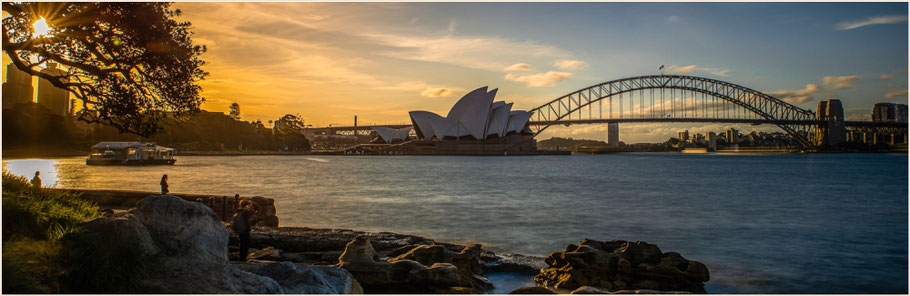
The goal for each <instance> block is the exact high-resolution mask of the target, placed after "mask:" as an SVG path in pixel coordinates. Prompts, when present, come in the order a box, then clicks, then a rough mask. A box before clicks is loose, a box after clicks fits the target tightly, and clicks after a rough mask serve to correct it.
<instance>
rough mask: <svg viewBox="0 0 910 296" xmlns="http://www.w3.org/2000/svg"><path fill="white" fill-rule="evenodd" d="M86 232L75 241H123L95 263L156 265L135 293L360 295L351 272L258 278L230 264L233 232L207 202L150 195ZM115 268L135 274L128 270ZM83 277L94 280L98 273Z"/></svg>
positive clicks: (299, 270)
mask: <svg viewBox="0 0 910 296" xmlns="http://www.w3.org/2000/svg"><path fill="white" fill-rule="evenodd" d="M82 229H83V231H82V232H81V233H79V234H77V236H76V237H73V238H72V240H73V241H83V242H86V241H89V242H90V241H102V242H109V241H115V242H119V243H117V244H113V245H110V244H101V245H100V246H115V247H114V248H111V249H103V250H93V253H92V254H94V255H93V256H108V257H111V258H100V257H94V258H90V259H91V260H94V261H104V262H113V263H112V264H115V265H116V264H118V262H119V261H118V260H123V259H122V258H128V259H133V258H143V260H145V259H147V261H136V262H139V263H147V262H154V266H150V268H149V269H148V270H149V271H150V272H149V273H148V274H143V275H142V276H141V279H140V280H139V281H138V282H137V283H136V284H134V285H133V286H131V287H129V291H132V292H140V293H142V292H144V293H179V294H189V293H217V294H249V293H252V294H275V293H283V292H285V291H284V288H288V289H289V291H288V292H290V293H320V292H323V293H330V294H341V293H344V292H356V289H355V288H354V287H355V286H356V285H354V284H352V283H353V279H352V277H351V276H350V274H349V273H348V272H346V271H344V270H342V269H339V268H333V267H319V268H314V269H310V268H309V267H307V266H305V265H304V266H302V265H296V264H292V265H291V266H287V265H282V266H283V268H284V270H285V271H287V273H282V274H281V275H278V274H276V273H274V272H271V273H269V272H263V274H254V273H251V272H247V271H244V270H241V269H239V268H237V267H234V266H231V265H229V264H228V259H227V246H228V238H229V233H228V231H227V229H225V227H224V225H223V224H222V222H221V221H220V219H219V218H218V216H217V215H215V213H214V212H213V211H212V209H211V208H209V207H207V206H205V205H203V204H201V203H197V202H190V201H186V200H184V199H181V198H178V197H175V196H170V195H164V196H161V195H153V196H147V197H146V198H145V199H143V201H142V202H141V203H140V204H139V205H138V206H137V207H136V208H134V209H132V210H130V211H126V212H119V213H116V214H113V215H110V216H107V217H102V218H98V219H94V220H91V221H88V222H86V223H85V224H84V225H83V226H82ZM113 256H120V257H113ZM134 263H135V262H134ZM120 264H130V263H128V262H123V263H120ZM112 268H115V269H117V270H130V269H129V268H124V267H122V266H112ZM313 270H316V271H313ZM79 273H80V274H83V275H84V276H86V277H91V275H92V274H94V273H95V271H93V270H85V271H81V272H79ZM323 275H325V276H323ZM272 276H274V277H277V279H275V278H273V277H272ZM297 277H299V278H297ZM320 279H321V280H320ZM87 280H94V281H97V280H99V279H94V278H87ZM101 280H103V279H101ZM282 283H284V285H282ZM303 285H309V286H307V287H303ZM335 285H338V286H335ZM124 291H125V290H124ZM124 291H117V290H114V291H107V290H105V291H90V290H89V291H81V292H86V293H98V292H124ZM303 291H306V292H303Z"/></svg>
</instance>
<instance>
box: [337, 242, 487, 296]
mask: <svg viewBox="0 0 910 296" xmlns="http://www.w3.org/2000/svg"><path fill="white" fill-rule="evenodd" d="M406 248H407V250H406V251H405V250H398V251H397V252H396V253H401V252H403V254H401V255H398V256H397V257H395V258H392V259H389V260H387V261H386V260H381V259H380V257H379V255H378V254H377V252H376V250H375V249H374V248H373V246H372V244H371V243H370V240H369V238H368V237H365V236H361V237H355V238H354V239H353V240H351V241H350V242H349V243H348V244H347V245H346V246H345V249H344V253H342V255H341V257H339V259H338V264H337V265H336V266H337V267H341V268H344V269H346V270H348V271H349V272H351V274H353V276H354V278H355V279H357V281H358V282H359V283H360V284H361V285H362V286H363V289H364V291H365V292H367V293H448V294H451V293H476V292H480V291H483V290H486V289H489V288H492V284H490V283H489V280H487V279H486V278H484V277H483V276H482V270H481V264H480V256H479V253H480V246H479V245H472V246H469V247H465V248H464V249H463V250H461V251H460V252H458V253H454V252H451V251H449V250H447V249H446V248H445V247H443V246H425V245H415V246H409V247H406ZM418 260H420V261H423V262H424V263H426V264H424V263H421V262H420V261H418ZM456 264H457V265H460V266H461V267H462V268H464V269H463V270H459V267H458V266H457V265H456ZM475 272H479V274H478V273H475Z"/></svg>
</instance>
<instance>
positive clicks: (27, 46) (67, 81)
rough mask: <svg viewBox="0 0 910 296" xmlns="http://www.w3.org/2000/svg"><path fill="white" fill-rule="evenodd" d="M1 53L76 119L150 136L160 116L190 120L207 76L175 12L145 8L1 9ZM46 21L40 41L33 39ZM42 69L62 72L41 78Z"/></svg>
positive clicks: (155, 5) (9, 5) (162, 6)
mask: <svg viewBox="0 0 910 296" xmlns="http://www.w3.org/2000/svg"><path fill="white" fill-rule="evenodd" d="M3 12H5V13H8V14H9V16H8V17H6V18H4V19H3V51H5V52H6V53H7V55H8V56H9V57H10V59H11V60H12V63H13V64H15V65H16V67H17V68H19V69H21V70H23V71H25V72H27V73H29V74H31V75H36V76H38V77H40V78H42V79H46V80H48V81H49V82H50V83H51V84H53V85H54V86H56V87H59V88H62V89H66V90H68V91H69V92H71V93H72V94H73V96H74V97H75V98H76V99H78V100H79V101H81V102H82V109H84V110H86V111H87V112H80V113H79V117H78V118H79V119H80V120H82V121H85V122H98V123H103V124H107V125H111V126H114V127H116V128H117V129H118V130H119V131H121V132H130V133H135V134H139V135H144V136H148V135H151V134H153V133H155V132H156V131H158V123H159V121H160V120H161V119H162V118H164V117H165V116H164V115H165V112H173V113H174V114H175V115H176V116H178V117H180V116H183V115H185V114H187V113H195V112H197V111H198V110H199V105H200V104H201V103H202V102H203V100H204V98H202V97H201V96H200V95H199V92H200V90H201V88H200V87H199V86H198V85H197V84H196V82H198V81H199V80H202V79H204V78H205V76H206V75H208V73H206V72H205V71H203V70H202V69H201V66H202V65H203V64H205V62H203V61H202V60H201V59H200V58H199V57H200V55H201V54H202V53H203V52H205V46H202V45H196V44H194V43H193V41H192V39H190V36H191V35H192V33H191V32H190V31H188V28H189V27H190V23H189V22H177V21H176V20H174V17H176V16H178V15H180V11H179V10H171V9H170V4H169V3H160V2H151V3H146V2H142V3H134V2H129V3H126V2H102V3H89V2H78V3H69V2H37V3H34V2H21V3H14V2H3ZM41 18H44V19H45V20H46V22H47V23H48V25H49V27H50V31H49V32H48V33H47V34H46V35H37V34H34V32H33V31H34V30H33V24H34V23H35V22H36V21H38V20H39V19H41ZM46 63H57V64H59V65H61V70H63V71H61V72H59V73H57V74H53V75H52V73H51V74H49V73H42V72H40V71H39V69H38V67H39V66H42V65H45V64H46Z"/></svg>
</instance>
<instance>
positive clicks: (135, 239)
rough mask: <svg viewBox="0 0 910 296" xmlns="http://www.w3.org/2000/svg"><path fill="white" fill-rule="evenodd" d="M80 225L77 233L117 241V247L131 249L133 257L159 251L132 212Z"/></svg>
mask: <svg viewBox="0 0 910 296" xmlns="http://www.w3.org/2000/svg"><path fill="white" fill-rule="evenodd" d="M81 227H82V233H81V234H79V235H81V236H83V237H85V238H87V239H90V240H95V241H103V242H117V246H116V247H117V248H118V249H129V250H133V251H134V252H135V254H134V255H135V257H147V256H151V255H155V254H158V253H159V252H160V250H159V249H158V245H156V244H155V241H154V240H153V239H152V236H151V235H149V232H148V230H146V228H145V225H143V224H142V221H140V220H139V218H137V217H136V215H134V214H132V213H123V214H119V215H114V214H112V215H111V216H105V217H101V218H96V219H93V220H90V221H88V222H86V223H84V224H82V226H81Z"/></svg>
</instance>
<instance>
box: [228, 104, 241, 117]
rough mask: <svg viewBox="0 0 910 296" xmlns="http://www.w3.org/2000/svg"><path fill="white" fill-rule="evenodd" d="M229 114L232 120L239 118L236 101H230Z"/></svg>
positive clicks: (238, 108)
mask: <svg viewBox="0 0 910 296" xmlns="http://www.w3.org/2000/svg"><path fill="white" fill-rule="evenodd" d="M229 116H231V118H233V119H234V120H240V104H237V102H233V103H231V112H230V114H229Z"/></svg>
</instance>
